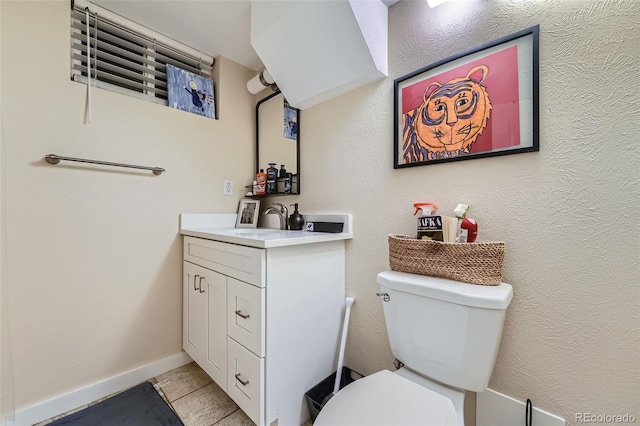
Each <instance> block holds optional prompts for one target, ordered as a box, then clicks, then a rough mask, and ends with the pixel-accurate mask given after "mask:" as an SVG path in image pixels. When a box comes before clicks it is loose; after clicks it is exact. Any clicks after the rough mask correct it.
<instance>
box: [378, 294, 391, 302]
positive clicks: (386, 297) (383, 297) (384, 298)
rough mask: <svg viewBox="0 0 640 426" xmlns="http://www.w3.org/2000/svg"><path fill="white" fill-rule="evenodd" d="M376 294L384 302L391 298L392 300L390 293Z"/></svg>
mask: <svg viewBox="0 0 640 426" xmlns="http://www.w3.org/2000/svg"><path fill="white" fill-rule="evenodd" d="M376 296H378V297H379V298H380V299H382V301H383V302H388V301H389V300H391V297H389V294H388V293H376Z"/></svg>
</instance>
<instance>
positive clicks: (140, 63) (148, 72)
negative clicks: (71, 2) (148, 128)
mask: <svg viewBox="0 0 640 426" xmlns="http://www.w3.org/2000/svg"><path fill="white" fill-rule="evenodd" d="M94 8H95V9H97V7H95V6H93V5H91V7H90V8H89V15H90V17H89V22H88V27H89V29H88V30H89V40H90V42H89V43H90V49H91V51H90V58H91V79H92V82H91V84H92V85H96V86H99V87H105V88H117V89H120V90H125V91H130V92H132V94H138V95H140V96H145V97H149V98H153V99H154V100H158V101H161V100H166V99H167V75H166V72H167V64H171V65H174V66H176V67H178V68H182V69H184V70H187V71H190V72H193V73H195V74H199V75H202V76H206V77H209V78H210V77H211V68H212V65H213V59H212V58H210V57H208V56H206V55H203V56H205V58H203V57H196V56H194V55H193V54H191V53H187V52H186V51H181V50H180V49H179V46H178V47H176V46H169V45H167V44H166V43H163V42H161V41H159V40H158V38H160V39H163V38H165V37H164V36H162V35H159V34H158V37H154V34H152V33H151V34H141V33H140V32H137V31H135V30H133V29H131V28H128V27H127V25H126V22H125V23H124V24H123V23H122V22H114V21H113V20H112V19H109V18H108V17H106V16H103V15H102V14H101V13H100V12H98V13H96V12H95V11H94ZM86 21H87V19H86V11H85V8H84V7H76V8H75V9H73V10H72V11H71V74H72V78H73V79H74V80H75V81H81V82H86V80H87V75H88V70H87V62H88V61H87V22H86ZM120 21H122V19H120ZM136 26H137V24H132V25H131V27H134V28H135V27H136ZM185 50H188V51H191V52H193V49H190V48H187V47H185ZM94 82H95V83H94Z"/></svg>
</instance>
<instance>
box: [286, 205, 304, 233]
mask: <svg viewBox="0 0 640 426" xmlns="http://www.w3.org/2000/svg"><path fill="white" fill-rule="evenodd" d="M291 205H292V206H293V208H294V211H293V213H291V216H289V229H290V230H292V231H300V230H302V227H303V226H304V216H302V215H301V214H300V212H299V211H298V203H295V204H291Z"/></svg>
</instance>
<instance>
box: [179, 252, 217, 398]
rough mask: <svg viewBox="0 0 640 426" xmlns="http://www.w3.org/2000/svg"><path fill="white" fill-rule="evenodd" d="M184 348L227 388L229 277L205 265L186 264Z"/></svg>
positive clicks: (214, 378) (184, 268)
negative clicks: (204, 266)
mask: <svg viewBox="0 0 640 426" xmlns="http://www.w3.org/2000/svg"><path fill="white" fill-rule="evenodd" d="M183 271H184V272H183V273H184V279H183V281H184V283H183V299H182V300H183V342H182V344H183V348H184V350H185V351H186V352H187V353H188V354H189V355H190V356H191V358H193V360H194V361H196V363H197V364H198V365H199V366H200V367H202V369H203V370H204V371H206V372H207V374H209V376H211V378H212V379H213V380H215V382H216V383H217V384H218V385H219V386H220V387H221V388H222V389H225V390H226V388H227V277H225V276H224V275H222V274H219V273H217V272H214V271H211V270H209V269H206V268H203V267H202V266H198V265H194V264H193V263H189V262H184V266H183Z"/></svg>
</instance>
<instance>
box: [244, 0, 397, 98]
mask: <svg viewBox="0 0 640 426" xmlns="http://www.w3.org/2000/svg"><path fill="white" fill-rule="evenodd" d="M251 45H252V46H253V48H254V50H255V51H256V53H257V54H258V56H259V57H260V59H261V60H262V62H263V63H264V65H265V67H266V68H267V70H269V73H271V75H272V76H273V78H274V80H275V82H276V84H277V85H278V87H279V88H280V90H281V91H282V93H283V94H284V96H285V97H286V98H287V101H288V102H289V103H290V104H291V105H292V106H294V107H296V108H300V109H305V108H308V107H311V106H313V105H316V104H318V103H320V102H323V101H325V100H327V99H330V98H332V97H334V96H338V95H341V94H343V93H346V92H348V91H351V90H353V89H356V88H358V87H361V86H364V85H366V84H368V83H371V82H373V81H375V80H379V79H382V78H384V77H386V76H387V6H386V5H385V3H383V2H382V1H381V0H349V1H347V0H341V1H317V0H309V1H295V2H293V1H254V2H252V4H251Z"/></svg>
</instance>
